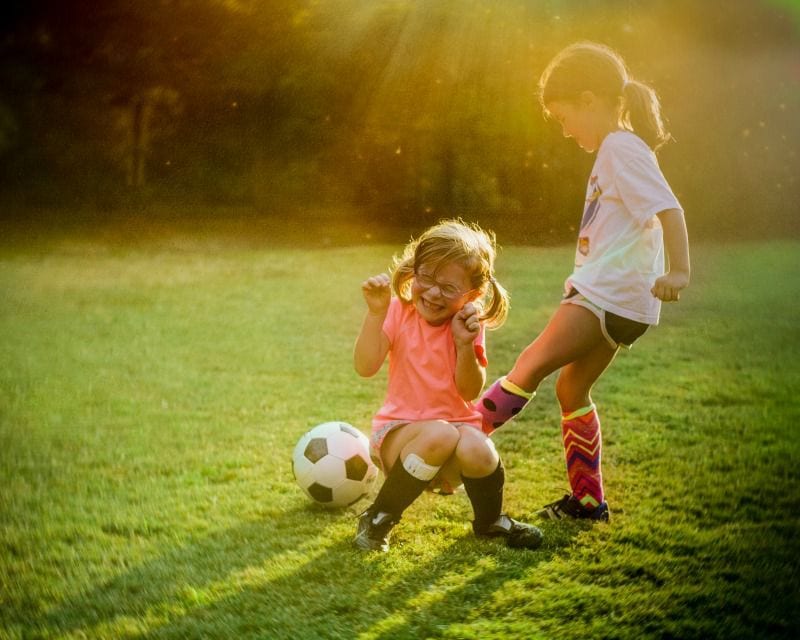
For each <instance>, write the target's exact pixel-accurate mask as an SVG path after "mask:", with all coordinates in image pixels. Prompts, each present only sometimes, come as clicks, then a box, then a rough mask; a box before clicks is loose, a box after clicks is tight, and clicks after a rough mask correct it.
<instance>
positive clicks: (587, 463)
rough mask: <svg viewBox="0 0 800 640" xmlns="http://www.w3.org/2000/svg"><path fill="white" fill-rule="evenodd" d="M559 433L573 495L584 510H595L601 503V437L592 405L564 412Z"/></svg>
mask: <svg viewBox="0 0 800 640" xmlns="http://www.w3.org/2000/svg"><path fill="white" fill-rule="evenodd" d="M561 435H562V439H563V442H564V453H565V455H566V459H567V475H568V476H569V484H570V486H571V487H572V495H574V496H575V497H576V498H577V499H578V501H579V502H580V503H581V505H583V506H584V507H586V508H587V509H594V508H595V507H597V506H598V505H599V504H600V503H601V502H603V476H602V474H601V472H600V450H601V449H602V438H601V436H600V420H599V419H598V417H597V409H596V407H595V406H594V405H593V404H592V405H589V406H588V407H584V408H583V409H578V410H577V411H573V412H572V413H568V414H564V415H563V416H562V418H561Z"/></svg>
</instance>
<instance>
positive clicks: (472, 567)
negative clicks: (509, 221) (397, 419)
mask: <svg viewBox="0 0 800 640" xmlns="http://www.w3.org/2000/svg"><path fill="white" fill-rule="evenodd" d="M106 240H107V239H106ZM397 249H399V247H398V246H389V245H372V246H366V247H341V246H339V247H336V246H333V247H331V248H326V249H296V248H291V247H288V246H282V247H269V246H267V245H265V244H264V243H263V242H260V243H255V244H252V243H251V244H247V243H237V242H235V241H231V240H230V238H228V239H226V240H225V241H213V240H212V239H210V238H209V237H201V238H199V239H195V240H193V241H186V242H175V241H166V240H165V241H159V240H158V239H156V238H150V239H148V240H147V241H139V242H137V243H136V244H130V245H127V244H125V243H124V242H116V241H105V240H104V239H103V238H93V239H92V238H90V239H88V240H86V241H82V242H76V241H71V242H66V241H64V242H58V241H53V242H49V243H45V244H41V243H39V244H29V245H23V246H22V247H21V248H20V247H17V248H9V247H8V246H6V247H5V248H4V249H2V251H1V252H0V296H1V298H2V307H0V357H2V363H3V366H2V369H1V370H0V483H2V489H1V490H0V637H2V638H87V637H88V638H201V637H203V638H211V637H218V638H247V637H261V638H271V639H272V638H276V639H277V638H286V639H290V638H291V639H297V638H347V639H349V638H359V639H364V640H366V639H367V638H373V639H377V638H383V639H389V638H392V639H394V638H415V639H416V638H482V639H483V638H503V639H504V640H505V639H507V638H726V639H729V638H768V637H787V638H788V637H794V633H795V630H796V628H797V626H798V623H800V614H799V613H798V610H799V607H798V605H800V595H798V594H799V592H800V568H799V565H798V552H800V544H799V543H798V541H797V540H798V537H797V530H798V524H800V517H799V516H798V514H800V498H799V493H798V488H797V485H798V480H800V435H799V434H800V432H799V431H798V424H800V404H799V403H798V400H797V392H798V389H800V366H799V365H798V363H797V358H798V356H799V355H800V313H798V309H799V308H800V304H799V303H798V300H800V278H798V277H797V273H798V267H800V259H798V256H799V255H800V243H797V242H793V241H785V242H774V243H763V244H739V245H730V246H717V245H698V246H695V247H694V255H693V258H694V267H695V271H694V282H693V285H692V287H691V288H690V289H689V290H687V291H686V293H685V295H684V300H683V301H682V302H680V303H679V304H677V305H670V306H668V307H666V308H665V309H664V313H663V317H662V325H661V326H659V327H658V328H657V329H655V330H652V331H651V332H650V333H648V334H647V335H646V336H645V337H644V338H643V339H642V340H641V341H640V342H639V343H637V345H636V347H635V348H634V349H633V350H632V351H631V352H630V353H623V354H621V355H620V356H619V357H618V359H617V361H616V362H615V364H614V365H613V366H612V368H611V369H610V370H609V371H608V372H607V373H606V375H605V377H604V378H603V379H602V380H601V381H600V382H599V383H598V384H597V386H596V390H595V400H596V401H597V403H598V405H599V407H600V411H601V417H602V420H603V428H604V437H605V446H604V451H603V453H604V475H605V482H606V491H607V496H608V499H609V501H610V504H611V507H612V510H613V520H612V522H611V524H610V525H608V526H603V525H598V526H595V527H588V528H587V527H583V526H575V525H555V524H553V525H550V524H545V525H543V528H544V530H545V534H546V544H545V545H544V547H543V548H542V549H541V550H538V551H536V552H525V551H522V552H516V551H512V550H509V549H506V548H505V547H504V546H503V545H502V544H500V543H498V542H494V541H491V542H488V543H487V542H478V541H476V540H474V539H473V537H472V536H471V534H470V529H469V519H470V509H469V504H468V502H467V500H466V498H465V497H464V495H463V493H462V494H457V495H455V496H453V497H449V498H443V497H438V496H434V495H425V496H423V497H422V498H420V500H419V501H418V502H417V503H415V504H414V505H413V506H412V507H411V509H410V510H409V511H408V512H407V515H406V517H405V518H404V520H403V522H402V524H401V525H400V526H399V527H397V529H396V533H395V535H394V545H393V548H392V550H391V552H390V553H389V554H387V555H361V554H359V553H357V552H355V551H354V550H352V549H351V548H350V539H351V537H352V535H353V532H354V529H355V517H354V516H355V514H356V512H357V511H356V509H355V508H354V509H351V510H350V511H335V512H328V511H325V510H322V509H319V508H316V507H314V506H312V505H310V504H309V502H308V501H307V500H306V499H305V498H304V496H303V495H302V494H301V492H300V490H299V489H298V488H297V487H296V486H295V485H294V483H293V480H292V476H291V470H290V459H291V451H292V448H293V446H294V443H295V442H296V441H297V439H298V438H299V437H300V435H301V434H302V433H303V432H304V431H305V430H306V429H307V428H309V427H310V426H312V425H314V424H316V423H318V422H322V421H325V420H330V419H341V420H346V421H348V422H351V423H353V424H355V425H357V426H358V427H359V428H361V429H362V430H364V431H367V430H368V425H369V419H370V416H371V414H372V412H373V411H374V410H375V409H376V408H377V406H378V404H379V401H380V399H381V397H382V393H383V387H384V383H385V377H384V376H385V373H381V374H380V375H379V376H378V377H376V378H375V379H371V380H363V379H360V378H358V377H357V376H356V374H355V373H354V372H353V370H352V365H351V355H350V354H351V345H352V341H353V339H354V337H355V334H356V331H357V328H358V325H359V322H360V318H361V314H362V308H363V303H362V301H361V299H360V292H359V284H360V281H361V279H363V277H365V276H366V275H369V274H372V273H373V272H376V271H380V270H383V269H385V268H386V266H387V264H388V262H389V258H390V256H391V254H392V253H393V252H394V251H396V250H397ZM571 254H572V249H571V248H569V247H563V248H552V249H540V248H520V247H510V248H507V249H505V250H504V251H503V252H502V254H501V256H500V259H499V278H500V279H501V281H502V282H504V283H505V284H506V285H507V286H508V287H509V288H510V290H511V291H512V294H513V309H512V313H511V318H510V320H509V322H508V324H507V325H506V326H505V327H504V328H503V329H501V330H500V331H498V332H495V333H493V334H490V337H489V356H490V371H489V374H490V377H496V376H497V375H500V374H501V373H503V372H505V371H506V370H507V369H508V368H509V367H510V365H511V364H512V363H513V360H514V357H515V355H516V353H517V352H518V351H519V350H520V349H521V348H522V347H523V346H524V345H525V344H526V342H527V341H529V340H530V339H531V338H533V337H534V335H535V334H536V332H537V331H538V330H539V329H540V328H541V327H542V326H543V323H544V322H545V321H546V319H547V317H548V316H549V314H550V313H551V311H552V310H553V308H554V306H555V305H556V304H557V302H558V298H559V289H560V283H561V279H562V278H563V276H564V275H565V273H566V272H567V271H568V269H569V266H570V263H571ZM496 443H497V446H498V448H499V450H500V452H501V454H502V455H503V457H504V460H505V463H506V466H507V473H508V485H507V490H506V496H507V508H508V510H509V511H510V512H511V513H512V514H513V515H515V516H517V517H520V518H532V514H533V512H534V511H535V510H536V508H537V507H539V506H540V505H541V504H543V503H544V502H546V501H550V500H552V499H554V498H557V497H559V496H560V495H561V493H562V492H563V491H564V490H565V488H566V486H567V482H566V474H565V471H564V465H563V461H562V455H563V454H562V451H561V445H560V439H559V423H558V411H557V406H556V402H555V399H554V394H553V380H552V378H551V379H549V380H547V381H546V382H545V384H544V385H543V387H542V389H541V391H540V393H539V395H538V397H537V399H536V400H535V402H534V404H533V405H532V406H531V408H530V409H528V410H527V411H526V412H525V413H524V414H523V415H522V416H520V418H519V419H518V420H517V421H516V422H515V423H514V424H512V425H509V426H508V427H506V428H504V429H503V430H502V431H500V432H499V433H498V434H497V436H496ZM360 506H363V505H360Z"/></svg>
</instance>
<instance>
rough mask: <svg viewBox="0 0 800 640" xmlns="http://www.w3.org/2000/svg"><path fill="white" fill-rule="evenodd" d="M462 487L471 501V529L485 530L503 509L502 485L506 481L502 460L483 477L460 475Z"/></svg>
mask: <svg viewBox="0 0 800 640" xmlns="http://www.w3.org/2000/svg"><path fill="white" fill-rule="evenodd" d="M461 479H462V480H463V481H464V489H465V490H466V492H467V497H469V500H470V502H471V503H472V510H473V512H474V513H475V520H473V521H472V529H473V531H475V532H476V533H482V532H485V531H486V530H487V529H488V528H489V527H490V526H491V525H492V524H493V523H494V522H495V521H496V520H497V519H498V518H499V517H500V512H501V511H502V510H503V485H505V483H506V471H505V468H504V467H503V461H502V460H500V461H498V463H497V468H496V469H495V470H494V471H492V473H490V474H489V475H488V476H484V477H483V478H467V477H466V476H463V475H462V476H461Z"/></svg>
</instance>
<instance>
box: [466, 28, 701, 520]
mask: <svg viewBox="0 0 800 640" xmlns="http://www.w3.org/2000/svg"><path fill="white" fill-rule="evenodd" d="M539 88H540V96H541V102H542V106H543V107H544V110H545V114H546V115H549V116H551V117H552V118H554V119H555V120H556V121H557V122H558V123H559V125H560V126H561V127H562V130H563V133H564V136H565V137H567V138H572V139H574V140H575V142H576V143H577V144H578V145H579V146H580V147H581V148H582V149H584V150H585V151H587V152H589V153H593V152H595V151H596V152H597V157H596V159H595V162H594V167H593V168H592V173H591V175H590V178H589V184H588V187H587V191H586V204H585V208H584V211H583V218H582V220H581V225H580V232H579V234H578V243H577V250H576V252H575V269H574V271H573V272H572V274H571V275H570V276H569V277H568V278H567V280H566V282H565V287H564V299H563V300H562V303H561V305H560V306H559V308H558V309H557V310H556V312H555V314H554V315H553V317H552V318H551V319H550V322H549V323H548V324H547V326H546V327H545V328H544V330H543V331H542V333H541V334H540V335H539V336H538V337H537V338H536V339H535V340H534V341H533V342H532V343H531V344H530V345H529V346H528V347H527V348H526V349H525V350H524V351H523V352H522V353H521V354H520V356H519V357H518V358H517V361H516V364H515V365H514V368H513V369H512V370H511V371H510V372H509V374H508V375H507V376H506V377H505V378H501V379H500V380H498V381H497V382H495V383H494V384H493V385H492V386H491V387H490V388H489V389H488V390H487V392H486V393H485V394H484V395H483V397H482V398H481V400H480V401H479V403H478V408H479V410H480V411H481V413H482V414H483V416H484V431H485V432H486V433H491V432H492V431H493V430H494V429H496V428H497V427H499V426H501V425H502V424H504V423H505V422H507V421H508V420H510V419H511V418H512V417H513V416H514V415H516V414H517V413H518V412H519V411H521V410H522V408H523V407H524V406H525V404H527V402H528V400H529V399H530V398H531V397H532V396H533V395H534V394H535V391H536V389H537V387H538V386H539V383H541V382H542V380H544V378H545V377H547V376H548V375H550V374H551V373H553V372H554V371H556V370H558V369H560V373H559V375H558V379H557V381H556V395H557V396H558V401H559V404H560V405H561V413H562V441H563V445H564V451H565V456H566V462H567V475H568V477H569V482H570V487H571V492H570V493H568V494H566V495H565V496H564V497H563V498H562V499H560V500H557V501H556V502H553V503H551V504H549V505H546V506H545V507H544V508H543V509H542V510H541V511H540V512H539V515H541V516H542V517H546V518H552V519H561V518H586V519H590V520H608V518H609V509H608V504H607V503H606V500H605V495H604V491H603V479H602V474H601V470H600V454H601V448H602V440H601V436H600V420H599V418H598V416H597V408H596V407H595V405H594V403H593V402H592V399H591V395H590V392H591V389H592V386H593V385H594V383H595V381H596V380H597V379H598V378H599V377H600V375H601V374H602V373H603V371H605V369H606V367H608V365H609V364H610V363H611V361H612V360H613V359H614V356H615V355H616V354H617V351H618V350H619V347H620V346H623V347H626V348H630V346H631V345H632V344H633V342H634V341H635V340H636V339H637V338H639V337H640V336H641V335H642V334H643V333H644V332H645V331H646V330H647V328H648V327H650V326H651V325H654V324H657V323H658V318H659V312H660V309H661V302H662V301H664V302H670V301H674V300H677V299H678V297H679V294H680V292H681V290H682V289H684V288H685V287H686V286H687V285H688V284H689V243H688V239H687V233H686V223H685V221H684V216H683V209H682V208H681V205H680V204H679V202H678V200H677V199H676V198H675V196H674V194H673V193H672V190H671V189H670V187H669V185H668V184H667V181H666V180H665V179H664V176H663V174H662V173H661V170H660V169H659V167H658V162H657V161H656V156H655V151H656V150H657V149H658V148H659V147H660V146H661V145H662V144H664V143H665V142H666V141H667V140H669V135H668V134H667V133H666V131H665V130H664V126H663V123H662V120H661V112H660V106H659V102H658V99H657V97H656V94H655V93H654V92H653V90H652V89H651V88H650V87H648V86H647V85H645V84H643V83H641V82H638V81H636V80H633V79H632V78H631V77H630V75H629V74H628V70H627V68H626V66H625V63H624V62H623V60H622V58H621V57H620V56H619V54H617V53H616V52H615V51H613V50H611V49H609V48H608V47H606V46H604V45H600V44H595V43H590V42H588V43H586V42H585V43H578V44H575V45H572V46H570V47H568V48H566V49H565V50H563V51H562V52H561V53H560V54H558V55H557V56H556V57H555V58H554V59H553V61H552V62H551V63H550V64H549V66H548V67H547V68H546V69H545V71H544V73H543V74H542V77H541V80H540V83H539ZM665 249H666V255H667V258H668V260H669V263H668V265H669V266H668V268H667V269H666V270H665V260H664V258H665V256H664V251H665Z"/></svg>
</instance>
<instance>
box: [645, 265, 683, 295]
mask: <svg viewBox="0 0 800 640" xmlns="http://www.w3.org/2000/svg"><path fill="white" fill-rule="evenodd" d="M688 285H689V274H688V273H687V272H685V271H673V270H670V272H669V273H665V274H664V275H663V276H661V277H660V278H658V279H657V280H656V281H655V284H654V285H653V288H652V289H650V293H652V294H653V295H654V296H655V297H656V298H658V299H659V300H663V301H664V302H674V301H677V300H680V298H681V290H682V289H685V288H686V287H687V286H688Z"/></svg>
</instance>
